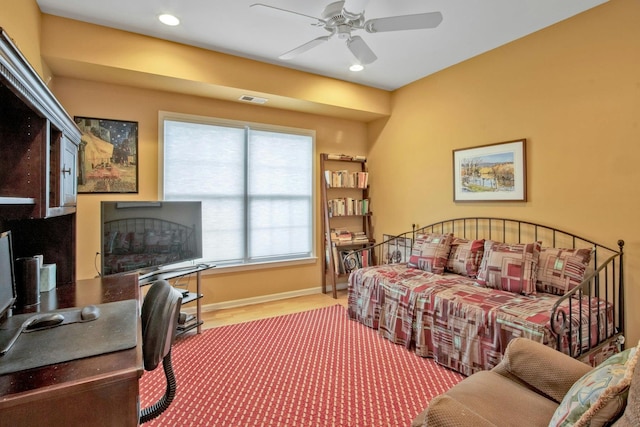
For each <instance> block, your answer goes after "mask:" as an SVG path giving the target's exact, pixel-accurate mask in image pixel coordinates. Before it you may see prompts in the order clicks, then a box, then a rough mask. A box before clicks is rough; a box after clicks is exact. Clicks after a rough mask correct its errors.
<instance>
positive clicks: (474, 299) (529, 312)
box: [345, 218, 624, 376]
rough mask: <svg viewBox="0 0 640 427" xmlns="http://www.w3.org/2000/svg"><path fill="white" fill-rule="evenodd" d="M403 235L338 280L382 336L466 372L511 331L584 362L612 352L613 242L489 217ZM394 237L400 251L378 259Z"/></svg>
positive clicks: (617, 270)
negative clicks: (602, 242) (345, 279)
mask: <svg viewBox="0 0 640 427" xmlns="http://www.w3.org/2000/svg"><path fill="white" fill-rule="evenodd" d="M407 235H408V233H405V234H404V235H400V236H395V237H394V238H392V239H388V240H386V241H385V242H383V243H381V244H380V245H378V246H379V247H381V248H382V254H381V255H380V256H375V257H374V258H373V259H372V260H371V261H372V262H371V263H370V264H373V265H370V266H368V267H361V266H359V265H357V263H356V268H354V269H353V270H352V271H351V273H350V275H349V279H348V297H347V299H348V313H349V316H350V318H351V319H353V320H356V321H358V322H360V323H363V324H365V325H366V326H369V327H370V328H373V329H375V330H376V331H377V332H378V333H379V334H380V335H381V336H383V337H384V338H386V339H388V340H390V341H392V342H394V343H396V344H399V345H404V346H406V347H407V348H408V349H411V350H412V351H414V352H415V353H416V354H418V355H419V356H422V357H429V358H433V359H434V360H435V361H436V362H438V363H440V364H442V365H444V366H446V367H448V368H450V369H453V370H455V371H457V372H460V373H462V374H464V375H467V376H468V375H472V374H474V373H476V372H479V371H483V370H490V369H492V368H493V367H495V366H496V365H497V364H498V363H500V361H501V359H502V357H503V354H504V351H505V349H506V347H507V345H508V343H509V342H510V341H511V340H512V339H513V338H517V337H523V338H528V339H531V340H533V341H537V342H540V343H543V344H544V345H547V346H549V347H553V348H555V349H556V350H558V351H560V352H563V353H565V354H568V355H570V356H571V357H574V358H578V359H580V360H583V361H585V362H588V363H589V364H591V365H596V364H598V363H600V362H602V361H603V360H604V359H606V358H607V357H609V356H610V355H612V354H614V353H616V352H617V351H618V350H619V339H620V338H621V336H622V334H623V326H624V322H623V309H622V308H623V307H624V303H623V300H622V297H623V295H624V292H623V289H622V284H623V282H622V273H621V272H622V245H623V242H622V241H619V250H618V251H616V250H614V249H609V248H607V247H605V246H603V245H600V244H598V243H595V242H593V241H591V240H588V239H585V238H581V237H578V236H576V235H575V234H572V233H568V232H564V231H560V230H557V229H555V228H553V227H547V226H543V225H540V224H534V223H531V222H525V221H519V220H512V219H497V218H463V219H453V220H446V221H443V222H439V223H436V224H432V225H430V226H427V227H425V228H422V229H421V230H417V231H413V232H412V234H411V235H410V238H409V239H408V238H407ZM403 236H404V237H403ZM406 240H411V242H412V243H411V244H407V243H406ZM394 241H396V242H397V241H403V242H404V243H403V244H402V247H404V248H408V252H407V253H406V254H400V255H397V254H395V255H394V256H393V257H389V256H385V252H386V253H390V252H392V251H394V250H395V249H394V248H386V250H385V245H387V246H392V245H394ZM365 250H367V251H369V253H373V254H375V251H376V247H372V248H367V249H365ZM349 256H351V257H352V258H353V259H355V260H358V259H362V258H364V257H365V256H367V255H365V254H364V253H363V251H360V252H359V253H358V252H355V253H354V254H352V255H348V257H349ZM376 259H381V260H384V261H385V262H387V261H389V260H393V262H392V263H388V264H379V265H375V264H376V263H375V260H376ZM350 264H353V263H352V262H350V260H349V259H345V265H350Z"/></svg>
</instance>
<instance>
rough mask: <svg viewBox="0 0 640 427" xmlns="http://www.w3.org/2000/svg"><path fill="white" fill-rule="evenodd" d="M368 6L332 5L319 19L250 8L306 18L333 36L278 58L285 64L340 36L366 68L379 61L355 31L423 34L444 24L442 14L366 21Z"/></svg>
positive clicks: (355, 0) (355, 2) (349, 1)
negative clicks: (355, 34)
mask: <svg viewBox="0 0 640 427" xmlns="http://www.w3.org/2000/svg"><path fill="white" fill-rule="evenodd" d="M367 3H369V0H343V1H337V2H333V3H330V4H328V5H327V6H326V7H325V8H324V10H323V12H322V14H321V17H320V18H317V17H315V16H310V15H306V14H304V13H299V12H295V11H293V10H288V9H283V8H280V7H276V6H270V5H267V4H263V3H255V4H252V5H251V6H250V7H255V8H261V9H263V10H267V11H273V12H276V13H286V14H288V15H289V16H296V17H298V18H304V19H306V20H308V21H310V24H311V25H313V26H315V27H321V28H324V29H325V30H327V31H328V32H329V33H330V34H329V35H328V36H322V37H318V38H315V39H313V40H311V41H308V42H306V43H304V44H302V45H300V46H298V47H296V48H294V49H291V50H290V51H288V52H285V53H283V54H282V55H280V56H279V58H280V59H285V60H286V59H292V58H295V57H296V56H298V55H300V54H302V53H304V52H307V51H308V50H311V49H312V48H314V47H316V46H319V45H321V44H323V43H325V42H327V41H329V39H331V38H332V37H334V36H337V37H338V38H339V39H342V40H345V41H346V44H347V48H348V49H349V50H350V51H351V53H352V54H353V56H355V57H356V59H357V60H358V62H359V63H360V64H362V65H367V64H371V63H372V62H374V61H375V60H376V59H378V57H377V56H376V54H375V53H373V51H372V50H371V48H370V47H369V46H368V45H367V43H365V41H364V39H363V38H362V37H360V36H354V35H352V34H351V33H352V31H356V30H365V31H366V32H368V33H382V32H386V31H401V30H420V29H426V28H435V27H437V26H438V25H440V22H442V13H440V12H429V13H417V14H413V15H401V16H389V17H386V18H376V19H369V20H365V17H364V9H365V7H366V6H367Z"/></svg>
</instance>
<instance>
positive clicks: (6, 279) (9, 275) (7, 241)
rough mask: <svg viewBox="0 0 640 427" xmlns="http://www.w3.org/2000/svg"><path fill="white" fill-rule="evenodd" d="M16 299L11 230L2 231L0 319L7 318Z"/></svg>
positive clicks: (0, 236)
mask: <svg viewBox="0 0 640 427" xmlns="http://www.w3.org/2000/svg"><path fill="white" fill-rule="evenodd" d="M15 301H16V283H15V271H14V267H13V246H12V242H11V231H3V232H1V233H0V320H3V319H5V318H6V315H7V313H8V312H9V310H10V309H11V307H13V304H14V303H15Z"/></svg>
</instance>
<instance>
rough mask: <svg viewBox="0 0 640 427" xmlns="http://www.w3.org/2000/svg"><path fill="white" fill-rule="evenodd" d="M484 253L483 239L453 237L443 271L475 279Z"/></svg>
mask: <svg viewBox="0 0 640 427" xmlns="http://www.w3.org/2000/svg"><path fill="white" fill-rule="evenodd" d="M483 254H484V239H480V240H468V239H463V238H460V237H454V238H453V241H452V242H451V252H450V253H449V259H448V260H447V266H446V269H445V271H448V272H451V273H456V274H460V275H462V276H467V277H471V278H472V279H475V278H476V276H477V275H478V269H479V268H480V263H481V262H482V255H483Z"/></svg>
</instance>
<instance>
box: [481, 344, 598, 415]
mask: <svg viewBox="0 0 640 427" xmlns="http://www.w3.org/2000/svg"><path fill="white" fill-rule="evenodd" d="M591 369H592V367H591V366H589V365H587V364H586V363H583V362H580V361H579V360H576V359H574V358H572V357H570V356H568V355H566V354H564V353H560V352H559V351H557V350H555V349H553V348H551V347H547V346H546V345H544V344H540V343H538V342H535V341H532V340H529V339H526V338H514V339H513V340H511V342H510V343H509V345H508V346H507V349H506V350H505V353H504V357H503V358H502V361H501V362H500V363H499V364H498V365H497V366H496V367H495V368H493V371H494V372H495V373H498V374H500V375H504V376H506V377H509V378H510V379H512V380H515V381H518V382H519V383H521V384H523V385H525V386H527V387H529V388H531V389H533V390H534V391H537V392H539V393H542V394H544V395H546V396H548V397H550V398H551V399H553V400H555V401H556V402H558V403H560V402H561V401H562V398H563V397H564V396H565V395H566V394H567V392H568V391H569V389H570V388H571V386H572V385H573V384H574V383H575V382H576V381H578V380H579V379H580V377H582V376H583V375H584V374H586V373H587V372H589V371H590V370H591Z"/></svg>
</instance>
